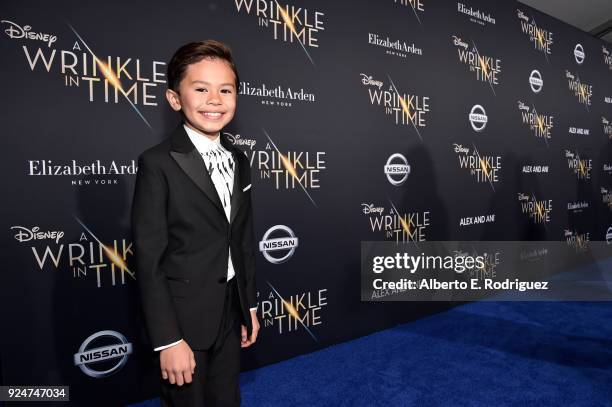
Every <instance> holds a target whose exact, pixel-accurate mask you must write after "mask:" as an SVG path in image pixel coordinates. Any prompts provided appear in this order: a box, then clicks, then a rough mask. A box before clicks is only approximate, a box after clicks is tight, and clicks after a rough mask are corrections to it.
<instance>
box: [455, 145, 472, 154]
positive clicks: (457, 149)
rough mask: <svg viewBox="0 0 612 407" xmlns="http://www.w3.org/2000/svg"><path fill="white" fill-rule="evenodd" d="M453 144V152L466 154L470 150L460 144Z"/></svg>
mask: <svg viewBox="0 0 612 407" xmlns="http://www.w3.org/2000/svg"><path fill="white" fill-rule="evenodd" d="M453 145H454V146H455V153H464V154H468V153H469V152H470V149H469V148H467V147H463V146H462V145H461V144H457V143H454V144H453Z"/></svg>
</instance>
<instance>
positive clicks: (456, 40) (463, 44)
mask: <svg viewBox="0 0 612 407" xmlns="http://www.w3.org/2000/svg"><path fill="white" fill-rule="evenodd" d="M453 44H455V45H456V46H458V47H460V48H463V49H467V48H468V44H467V42H464V41H463V40H462V39H461V38H459V37H457V36H456V35H453Z"/></svg>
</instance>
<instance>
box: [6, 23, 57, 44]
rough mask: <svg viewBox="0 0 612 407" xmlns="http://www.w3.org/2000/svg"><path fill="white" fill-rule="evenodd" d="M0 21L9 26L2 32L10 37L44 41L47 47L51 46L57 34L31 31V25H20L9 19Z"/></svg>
mask: <svg viewBox="0 0 612 407" xmlns="http://www.w3.org/2000/svg"><path fill="white" fill-rule="evenodd" d="M0 22H1V23H6V24H9V27H8V28H7V29H6V30H4V32H5V33H6V35H8V36H9V37H10V38H13V39H20V38H26V39H28V40H39V41H44V42H46V43H47V46H48V47H49V48H51V45H53V43H54V42H55V41H57V36H55V35H51V34H44V33H37V32H35V31H31V30H32V26H29V25H24V26H23V27H21V26H19V25H18V24H15V23H14V22H12V21H9V20H2V21H0Z"/></svg>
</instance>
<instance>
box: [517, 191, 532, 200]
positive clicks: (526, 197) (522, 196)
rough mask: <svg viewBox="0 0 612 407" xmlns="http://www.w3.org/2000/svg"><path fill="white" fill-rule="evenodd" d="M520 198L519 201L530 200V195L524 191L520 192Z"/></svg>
mask: <svg viewBox="0 0 612 407" xmlns="http://www.w3.org/2000/svg"><path fill="white" fill-rule="evenodd" d="M518 200H519V201H529V196H528V195H526V194H524V193H522V192H519V193H518Z"/></svg>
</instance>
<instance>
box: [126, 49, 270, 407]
mask: <svg viewBox="0 0 612 407" xmlns="http://www.w3.org/2000/svg"><path fill="white" fill-rule="evenodd" d="M167 80H168V89H167V90H166V98H167V99H168V103H169V104H170V106H171V107H172V109H173V110H175V111H177V112H180V113H181V116H182V119H183V124H182V125H180V126H179V127H178V128H177V129H175V130H174V131H173V132H172V134H171V135H170V137H169V138H168V139H166V140H165V141H163V142H162V143H160V144H158V145H156V146H154V147H152V148H150V149H148V150H147V151H145V152H144V153H142V154H141V155H140V157H139V159H138V176H137V178H136V189H135V193H134V203H133V207H132V229H133V234H134V244H135V254H136V261H137V281H138V287H139V290H140V296H141V300H142V307H143V311H144V316H145V324H146V328H147V331H148V333H149V336H150V338H151V342H152V344H153V348H154V350H155V351H157V352H159V361H160V368H161V376H162V391H161V401H162V406H202V405H206V406H238V405H240V390H239V387H238V373H239V371H240V348H241V347H243V348H245V347H248V346H250V345H252V344H253V343H254V342H255V340H256V339H257V333H258V331H259V322H258V321H257V313H256V310H257V301H256V289H255V238H254V233H253V217H252V209H251V193H250V187H251V176H250V166H249V162H248V159H247V157H246V155H244V154H243V153H242V152H241V151H240V150H238V149H237V148H236V147H234V146H233V145H232V144H231V142H229V141H228V139H227V138H225V137H224V136H222V135H221V129H222V128H223V127H225V125H227V124H228V123H229V122H230V120H231V119H232V117H233V116H234V112H235V110H236V95H237V92H238V83H239V82H238V73H237V71H236V66H235V65H234V62H233V59H232V55H231V51H230V50H229V48H228V47H227V46H226V45H224V44H223V43H220V42H218V41H214V40H206V41H202V42H196V43H190V44H186V45H184V46H182V47H181V48H179V49H178V50H177V51H176V53H175V54H174V56H173V57H172V59H171V61H170V63H169V64H168V71H167Z"/></svg>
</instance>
